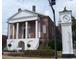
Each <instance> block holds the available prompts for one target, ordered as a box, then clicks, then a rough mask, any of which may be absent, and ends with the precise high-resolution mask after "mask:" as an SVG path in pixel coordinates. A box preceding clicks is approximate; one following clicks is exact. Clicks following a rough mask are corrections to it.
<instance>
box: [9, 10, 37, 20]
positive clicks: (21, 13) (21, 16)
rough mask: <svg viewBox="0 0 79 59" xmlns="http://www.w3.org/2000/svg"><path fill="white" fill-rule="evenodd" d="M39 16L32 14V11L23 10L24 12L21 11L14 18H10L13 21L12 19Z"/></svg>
mask: <svg viewBox="0 0 79 59" xmlns="http://www.w3.org/2000/svg"><path fill="white" fill-rule="evenodd" d="M37 15H38V14H36V13H33V12H30V11H27V10H23V11H20V12H18V13H16V14H15V15H13V16H12V17H10V20H11V19H16V18H23V17H30V16H37Z"/></svg>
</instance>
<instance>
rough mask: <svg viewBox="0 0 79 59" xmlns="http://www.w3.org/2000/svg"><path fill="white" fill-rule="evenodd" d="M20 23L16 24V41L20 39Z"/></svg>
mask: <svg viewBox="0 0 79 59" xmlns="http://www.w3.org/2000/svg"><path fill="white" fill-rule="evenodd" d="M18 32H19V23H16V39H18V34H19V33H18Z"/></svg>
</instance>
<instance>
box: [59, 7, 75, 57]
mask: <svg viewBox="0 0 79 59" xmlns="http://www.w3.org/2000/svg"><path fill="white" fill-rule="evenodd" d="M71 15H72V11H71V10H67V9H66V7H65V8H64V10H63V11H60V12H59V17H60V21H61V31H62V47H63V49H62V57H74V53H73V42H72V18H71Z"/></svg>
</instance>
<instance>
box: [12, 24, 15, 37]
mask: <svg viewBox="0 0 79 59" xmlns="http://www.w3.org/2000/svg"><path fill="white" fill-rule="evenodd" d="M14 31H15V27H14V24H13V33H12V35H13V36H12V39H14Z"/></svg>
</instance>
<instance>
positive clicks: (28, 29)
mask: <svg viewBox="0 0 79 59" xmlns="http://www.w3.org/2000/svg"><path fill="white" fill-rule="evenodd" d="M38 29H39V17H38V14H37V13H33V12H31V11H28V10H19V11H18V13H16V14H15V15H13V16H12V17H10V18H9V21H8V39H7V49H8V50H18V49H21V50H36V49H37V48H38V47H39V36H40V34H38V33H39V30H38Z"/></svg>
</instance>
